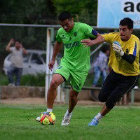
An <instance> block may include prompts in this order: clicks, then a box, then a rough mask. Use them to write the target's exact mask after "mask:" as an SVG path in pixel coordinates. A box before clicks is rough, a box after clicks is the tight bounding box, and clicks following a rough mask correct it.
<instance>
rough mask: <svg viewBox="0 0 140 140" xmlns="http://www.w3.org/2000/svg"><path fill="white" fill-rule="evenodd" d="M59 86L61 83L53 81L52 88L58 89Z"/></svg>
mask: <svg viewBox="0 0 140 140" xmlns="http://www.w3.org/2000/svg"><path fill="white" fill-rule="evenodd" d="M58 86H59V83H58V82H57V81H56V80H52V81H51V84H50V88H53V89H56V88H57V87H58Z"/></svg>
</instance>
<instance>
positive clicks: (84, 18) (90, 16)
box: [53, 0, 97, 25]
mask: <svg viewBox="0 0 140 140" xmlns="http://www.w3.org/2000/svg"><path fill="white" fill-rule="evenodd" d="M53 2H54V6H55V7H56V11H57V15H59V14H60V12H62V11H64V10H65V11H70V12H71V13H72V14H73V15H74V17H75V20H76V21H81V22H85V23H88V24H91V25H96V19H97V0H86V1H85V0H80V1H79V0H76V1H75V0H71V1H70V0H59V1H58V0H53Z"/></svg>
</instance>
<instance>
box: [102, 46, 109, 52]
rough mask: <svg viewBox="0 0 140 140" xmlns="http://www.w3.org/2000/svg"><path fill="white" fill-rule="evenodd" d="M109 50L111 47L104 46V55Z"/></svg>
mask: <svg viewBox="0 0 140 140" xmlns="http://www.w3.org/2000/svg"><path fill="white" fill-rule="evenodd" d="M108 50H109V46H108V45H104V46H103V47H102V48H101V51H102V52H103V53H106V51H108Z"/></svg>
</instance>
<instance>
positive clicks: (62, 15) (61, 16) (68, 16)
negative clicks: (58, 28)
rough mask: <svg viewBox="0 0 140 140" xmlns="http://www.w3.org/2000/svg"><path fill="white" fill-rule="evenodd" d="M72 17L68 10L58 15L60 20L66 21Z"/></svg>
mask: <svg viewBox="0 0 140 140" xmlns="http://www.w3.org/2000/svg"><path fill="white" fill-rule="evenodd" d="M71 18H72V16H71V14H70V13H69V12H67V11H64V12H62V13H60V15H59V16H58V20H60V21H64V20H66V19H71Z"/></svg>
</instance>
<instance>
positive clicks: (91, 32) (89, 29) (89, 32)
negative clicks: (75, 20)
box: [82, 24, 98, 39]
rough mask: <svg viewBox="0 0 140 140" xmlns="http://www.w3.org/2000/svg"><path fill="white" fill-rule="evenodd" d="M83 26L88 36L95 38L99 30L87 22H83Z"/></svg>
mask: <svg viewBox="0 0 140 140" xmlns="http://www.w3.org/2000/svg"><path fill="white" fill-rule="evenodd" d="M82 28H83V31H84V33H85V36H86V37H88V38H91V39H95V38H96V37H97V34H98V32H97V31H96V30H94V29H93V28H92V27H91V26H89V25H87V24H83V27H82Z"/></svg>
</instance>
